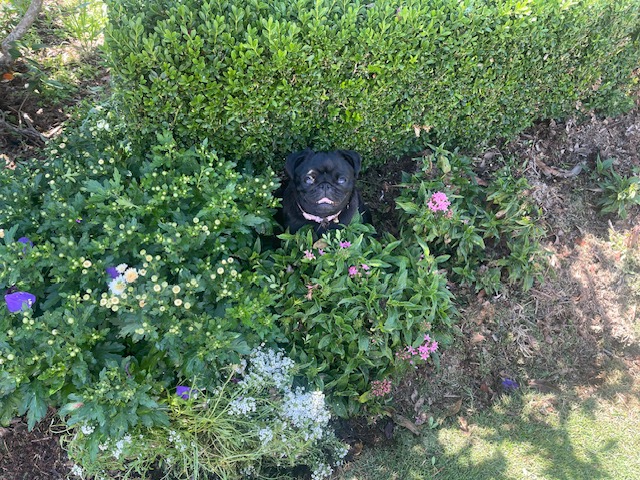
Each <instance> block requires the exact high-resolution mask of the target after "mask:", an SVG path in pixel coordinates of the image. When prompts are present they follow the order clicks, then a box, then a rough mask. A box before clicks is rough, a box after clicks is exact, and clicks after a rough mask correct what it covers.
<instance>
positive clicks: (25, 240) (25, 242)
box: [18, 237, 33, 247]
mask: <svg viewBox="0 0 640 480" xmlns="http://www.w3.org/2000/svg"><path fill="white" fill-rule="evenodd" d="M18 241H19V242H20V243H24V244H25V245H29V246H31V247H33V242H32V241H31V240H30V239H29V237H20V238H19V239H18Z"/></svg>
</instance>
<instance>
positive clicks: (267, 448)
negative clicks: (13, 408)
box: [63, 348, 348, 479]
mask: <svg viewBox="0 0 640 480" xmlns="http://www.w3.org/2000/svg"><path fill="white" fill-rule="evenodd" d="M297 369H298V367H297V366H296V365H295V364H294V362H292V361H291V360H290V359H289V358H287V357H285V356H283V355H282V353H281V352H275V351H273V350H265V349H261V348H258V349H256V350H254V351H252V353H251V355H250V356H249V357H248V362H247V359H246V358H243V359H242V362H241V363H240V364H237V365H233V366H230V367H229V368H228V369H227V370H228V371H229V372H230V373H229V375H228V377H227V380H226V382H224V383H223V384H222V385H220V386H219V387H217V388H216V389H213V390H208V391H203V390H200V389H198V388H196V387H193V388H188V387H179V389H180V390H179V393H180V394H179V395H172V396H171V398H170V399H168V401H167V402H166V403H167V407H168V416H169V419H170V424H169V425H166V426H162V425H156V426H154V427H152V428H145V427H142V426H137V427H136V428H132V429H131V430H130V431H129V432H128V434H127V435H126V436H124V437H123V438H121V439H118V440H114V439H112V438H110V437H109V436H105V435H101V434H99V433H98V432H97V431H96V430H95V427H94V423H93V422H92V421H91V419H87V418H83V419H78V420H79V421H80V422H82V423H79V424H78V425H79V426H78V428H76V429H75V432H74V434H73V436H72V437H70V438H69V441H68V444H67V450H68V452H69V456H70V458H71V459H72V460H74V461H75V462H76V466H75V467H74V468H75V469H76V471H77V472H78V473H80V474H81V475H83V476H84V475H89V476H92V477H94V476H98V478H100V477H108V478H112V479H125V478H140V477H142V478H148V476H149V474H150V473H151V472H153V471H154V470H156V471H157V470H160V471H162V472H163V473H164V474H166V475H171V478H176V479H181V478H184V479H191V478H210V477H211V478H228V479H240V478H254V477H255V478H283V476H284V474H286V473H287V472H289V473H291V471H292V469H293V468H294V467H296V468H297V469H300V468H301V467H303V466H304V467H306V468H307V469H308V471H309V472H312V475H313V478H317V479H321V478H325V477H327V476H329V475H330V473H331V471H332V467H334V466H335V465H338V464H341V463H342V458H343V457H344V456H345V455H346V453H347V451H348V448H347V447H346V446H345V445H344V444H342V443H341V442H340V441H338V440H337V439H336V437H335V436H334V435H333V433H332V432H331V431H330V430H329V429H328V422H329V419H330V413H329V411H328V410H327V408H326V405H325V403H324V396H323V395H322V392H318V391H315V392H305V391H304V390H302V389H300V388H294V387H293V386H292V382H293V376H294V373H295V372H296V371H297ZM70 409H71V411H72V409H73V405H71V406H70V407H69V408H67V409H66V410H65V409H63V411H69V410H70Z"/></svg>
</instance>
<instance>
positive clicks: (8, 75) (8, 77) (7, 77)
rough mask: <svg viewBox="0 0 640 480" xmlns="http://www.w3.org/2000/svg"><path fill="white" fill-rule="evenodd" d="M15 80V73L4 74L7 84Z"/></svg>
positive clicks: (3, 77)
mask: <svg viewBox="0 0 640 480" xmlns="http://www.w3.org/2000/svg"><path fill="white" fill-rule="evenodd" d="M14 78H15V75H14V74H13V72H7V73H3V74H2V80H3V81H5V82H10V81H11V80H13V79H14Z"/></svg>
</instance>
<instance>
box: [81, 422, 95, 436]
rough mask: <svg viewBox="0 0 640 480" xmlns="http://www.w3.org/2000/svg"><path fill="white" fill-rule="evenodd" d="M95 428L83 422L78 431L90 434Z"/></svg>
mask: <svg viewBox="0 0 640 480" xmlns="http://www.w3.org/2000/svg"><path fill="white" fill-rule="evenodd" d="M95 430H96V428H95V427H94V426H93V425H87V424H84V425H82V426H81V427H80V431H81V432H82V433H83V434H85V435H91V434H92V433H93V432H94V431H95Z"/></svg>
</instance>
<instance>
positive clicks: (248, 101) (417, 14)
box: [107, 0, 640, 166]
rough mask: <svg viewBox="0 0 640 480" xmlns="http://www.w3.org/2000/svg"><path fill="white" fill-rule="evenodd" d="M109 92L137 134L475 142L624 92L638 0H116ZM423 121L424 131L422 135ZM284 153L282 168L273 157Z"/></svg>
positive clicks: (635, 44) (261, 145) (405, 144)
mask: <svg viewBox="0 0 640 480" xmlns="http://www.w3.org/2000/svg"><path fill="white" fill-rule="evenodd" d="M109 7H110V16H111V26H110V28H109V30H108V34H107V37H108V52H109V55H110V60H111V64H112V72H113V77H114V80H115V83H116V92H117V96H118V99H119V101H120V103H121V105H122V107H123V108H124V109H125V112H126V113H127V115H128V120H129V121H130V122H132V123H133V124H134V125H135V126H136V128H138V129H139V132H140V133H141V134H142V136H143V137H144V136H145V135H146V134H148V133H152V132H156V131H158V130H170V131H171V132H172V133H173V135H174V137H175V138H176V139H177V140H178V141H180V142H183V143H185V144H186V145H190V144H193V143H200V142H201V141H202V139H203V138H208V139H209V141H210V144H211V145H212V146H213V147H214V148H215V149H216V150H217V151H218V152H219V153H221V154H222V155H223V156H225V157H228V158H235V159H237V160H239V161H242V160H243V159H244V160H249V161H252V162H258V163H261V162H264V163H267V164H269V163H272V162H273V161H277V162H278V164H279V163H280V162H281V159H282V158H283V157H284V156H285V155H286V154H287V153H289V152H291V151H293V150H296V149H301V148H304V147H307V146H312V147H313V148H316V149H325V148H335V147H341V148H352V149H356V150H358V151H360V152H361V153H363V154H364V155H365V156H367V157H368V159H367V163H368V164H369V165H371V164H375V163H382V162H383V161H384V160H386V158H388V157H389V156H390V155H395V154H403V153H407V152H410V151H412V150H417V149H420V148H423V147H424V146H425V145H426V144H427V143H431V144H434V143H435V144H445V145H447V146H458V147H459V146H463V147H472V146H476V145H479V144H482V143H485V142H487V141H490V140H492V139H495V138H509V137H511V136H513V135H514V134H516V133H518V132H520V131H521V130H522V129H524V128H526V127H527V126H529V125H531V123H532V122H533V121H535V120H536V119H545V118H559V117H565V116H567V115H569V114H570V113H571V112H575V110H576V107H577V106H578V107H580V106H581V105H582V106H583V107H582V108H598V109H603V110H605V111H607V112H609V113H615V112H619V111H621V110H623V109H624V108H626V107H629V106H630V105H631V100H630V98H629V96H628V94H629V93H630V91H631V90H632V89H634V88H635V87H636V85H637V78H635V79H634V76H633V70H634V68H637V67H638V65H639V64H640V53H639V52H640V45H639V43H640V41H639V37H640V2H638V0H620V1H616V2H612V1H610V0H583V1H581V0H520V1H516V0H495V1H489V0H487V1H481V0H475V1H474V0H431V1H426V0H421V1H420V0H404V1H399V0H376V1H374V2H371V0H364V1H359V0H287V1H282V0H281V1H269V2H267V1H263V0H247V1H245V2H236V1H233V0H209V1H200V0H182V1H179V2H175V1H174V0H110V2H109ZM418 134H419V136H418ZM278 166H279V165H278Z"/></svg>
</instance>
